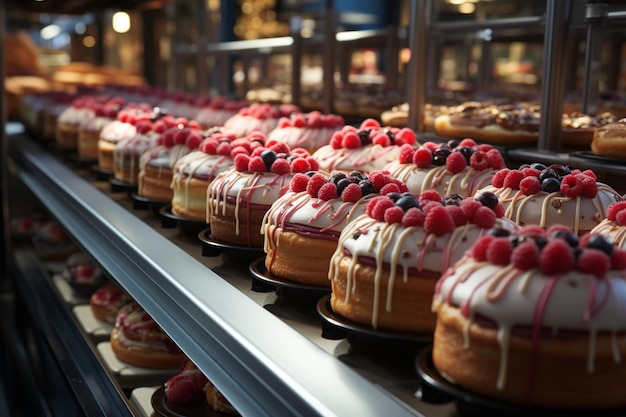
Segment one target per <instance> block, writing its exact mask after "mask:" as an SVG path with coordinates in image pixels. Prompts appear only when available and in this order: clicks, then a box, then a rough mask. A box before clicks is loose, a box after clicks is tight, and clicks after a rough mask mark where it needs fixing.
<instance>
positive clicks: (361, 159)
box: [313, 119, 416, 174]
mask: <svg viewBox="0 0 626 417" xmlns="http://www.w3.org/2000/svg"><path fill="white" fill-rule="evenodd" d="M415 143H416V136H415V132H413V131H412V130H411V129H409V128H402V129H400V128H397V127H385V128H382V127H381V126H380V123H378V121H376V120H374V119H365V120H364V121H363V122H362V123H361V125H360V126H359V127H358V128H356V127H354V126H351V125H346V126H344V127H343V128H342V129H341V130H340V131H337V132H335V133H333V136H332V138H331V141H330V144H329V145H325V146H322V147H321V148H319V149H318V150H317V151H315V152H314V153H313V158H315V159H316V160H317V161H318V163H319V165H320V170H322V171H324V172H329V173H330V172H334V171H342V172H344V173H346V174H348V173H350V172H352V171H360V172H362V173H368V172H373V171H382V170H383V169H384V168H385V166H386V165H387V164H389V163H391V162H393V161H395V160H396V159H398V156H399V155H400V148H401V147H402V145H405V144H406V145H410V146H413V145H414V144H415Z"/></svg>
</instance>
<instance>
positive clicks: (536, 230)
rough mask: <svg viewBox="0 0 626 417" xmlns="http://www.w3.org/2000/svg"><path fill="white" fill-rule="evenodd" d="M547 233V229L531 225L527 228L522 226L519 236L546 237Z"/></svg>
mask: <svg viewBox="0 0 626 417" xmlns="http://www.w3.org/2000/svg"><path fill="white" fill-rule="evenodd" d="M545 233H546V229H544V228H543V227H541V226H538V225H535V224H531V225H527V226H522V227H521V228H520V229H519V231H518V232H517V235H518V236H544V235H545Z"/></svg>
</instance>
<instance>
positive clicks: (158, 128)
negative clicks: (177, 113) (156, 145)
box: [152, 120, 167, 133]
mask: <svg viewBox="0 0 626 417" xmlns="http://www.w3.org/2000/svg"><path fill="white" fill-rule="evenodd" d="M166 129H167V125H166V124H165V122H164V121H163V120H157V121H156V122H154V126H152V130H154V131H155V132H157V133H163V132H165V130H166Z"/></svg>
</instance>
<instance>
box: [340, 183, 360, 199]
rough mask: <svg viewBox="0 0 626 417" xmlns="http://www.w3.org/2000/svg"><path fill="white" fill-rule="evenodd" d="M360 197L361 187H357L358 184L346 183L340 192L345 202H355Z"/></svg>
mask: <svg viewBox="0 0 626 417" xmlns="http://www.w3.org/2000/svg"><path fill="white" fill-rule="evenodd" d="M361 197H363V193H362V192H361V187H359V184H355V183H351V184H348V186H347V187H346V188H344V189H343V192H342V193H341V199H342V200H343V201H345V202H346V203H356V202H357V201H359V200H360V199H361Z"/></svg>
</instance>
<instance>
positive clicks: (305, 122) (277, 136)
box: [267, 111, 345, 153]
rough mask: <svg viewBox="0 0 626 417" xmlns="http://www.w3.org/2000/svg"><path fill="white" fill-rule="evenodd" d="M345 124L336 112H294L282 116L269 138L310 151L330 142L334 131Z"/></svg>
mask: <svg viewBox="0 0 626 417" xmlns="http://www.w3.org/2000/svg"><path fill="white" fill-rule="evenodd" d="M344 125H345V122H344V121H343V117H341V116H338V115H334V114H322V113H321V112H319V111H312V112H310V113H292V114H291V116H290V117H282V118H280V120H279V121H278V126H277V127H276V129H274V130H272V131H271V132H269V134H268V135H267V138H268V139H272V140H277V141H279V142H285V143H286V144H287V145H289V147H290V148H292V149H295V148H304V149H306V150H307V151H309V152H310V153H313V152H315V151H316V150H318V149H319V148H321V147H322V146H324V145H328V144H329V143H330V139H331V137H332V135H333V133H334V132H336V131H338V130H340V129H341V128H342V127H343V126H344Z"/></svg>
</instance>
